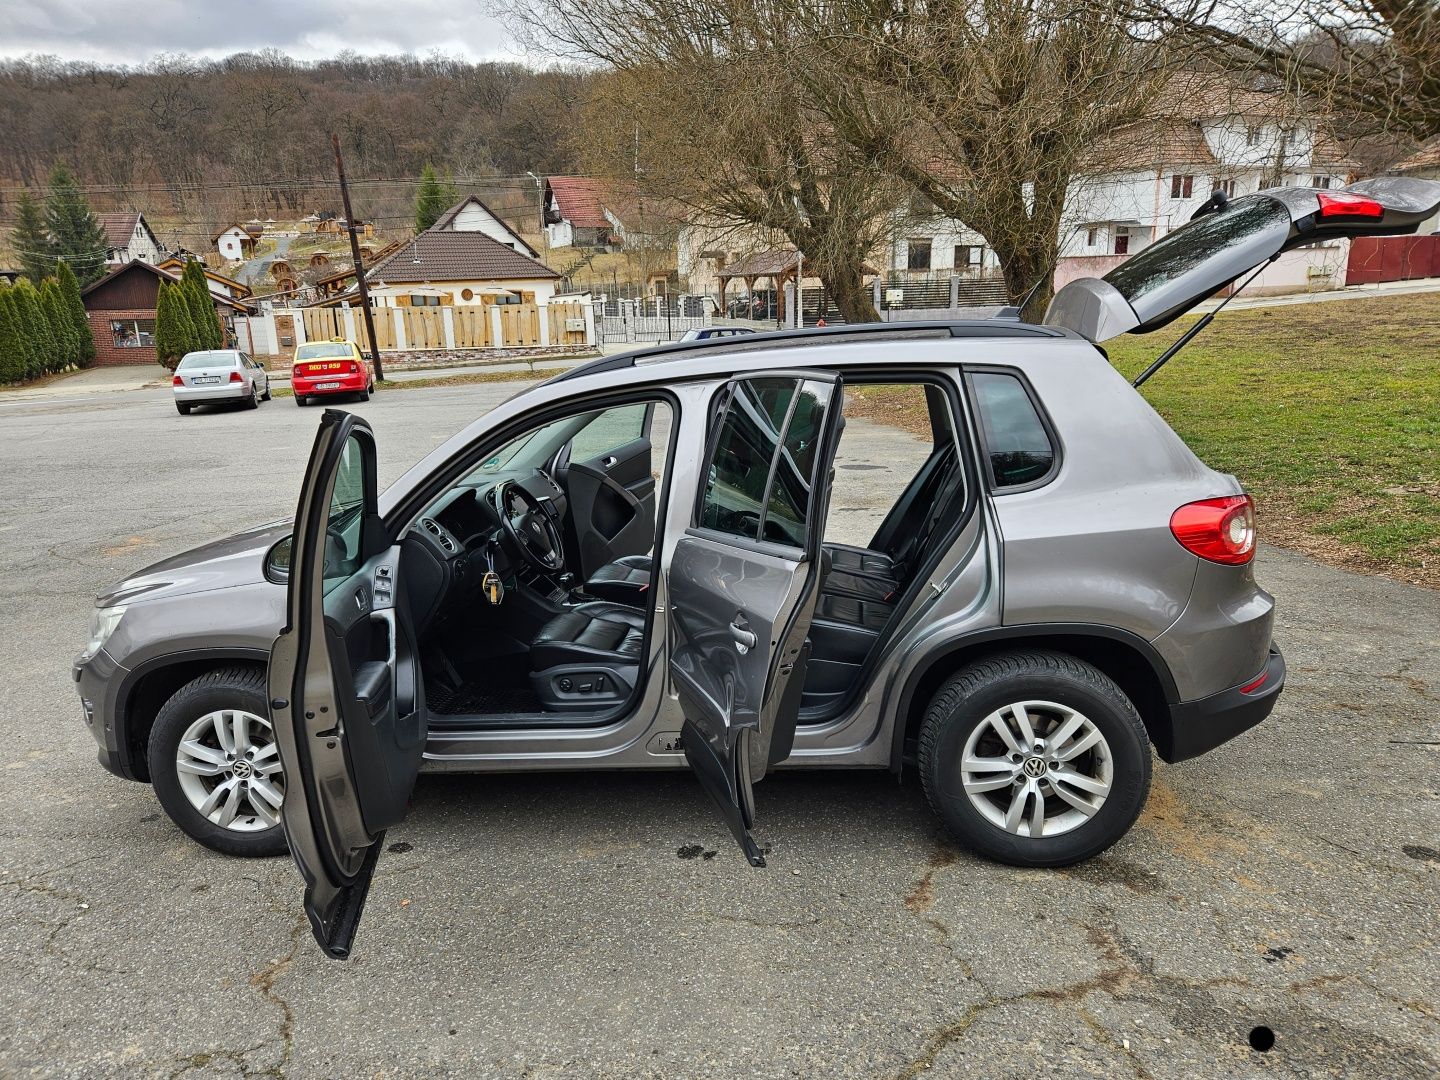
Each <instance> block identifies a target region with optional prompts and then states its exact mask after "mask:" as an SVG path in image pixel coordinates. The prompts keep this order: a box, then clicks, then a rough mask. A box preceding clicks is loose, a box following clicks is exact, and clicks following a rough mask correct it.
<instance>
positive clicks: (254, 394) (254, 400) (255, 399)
mask: <svg viewBox="0 0 1440 1080" xmlns="http://www.w3.org/2000/svg"><path fill="white" fill-rule="evenodd" d="M259 407H260V391H258V390H256V389H255V384H254V383H253V382H252V383H251V384H250V396H249V397H247V398H246V399H245V408H247V409H258V408H259Z"/></svg>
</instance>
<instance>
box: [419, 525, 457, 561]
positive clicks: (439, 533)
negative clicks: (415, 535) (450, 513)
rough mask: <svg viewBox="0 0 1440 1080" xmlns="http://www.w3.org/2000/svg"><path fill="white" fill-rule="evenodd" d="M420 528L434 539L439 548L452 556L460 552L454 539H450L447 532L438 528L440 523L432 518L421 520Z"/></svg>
mask: <svg viewBox="0 0 1440 1080" xmlns="http://www.w3.org/2000/svg"><path fill="white" fill-rule="evenodd" d="M420 527H421V528H423V529H424V530H425V531H426V532H428V533H429V534H430V535H431V536H433V537H435V539H436V541H437V542H438V543H439V544H440V546H441V547H442V548H444V549H445V550H446V551H448V552H450V553H451V554H452V555H453V554H454V553H455V552H457V551H459V550H460V547H459V545H458V544H456V543H455V539H454V537H452V536H451V535H450V534H449V533H448V532H446V531H445V530H444V529H442V528H441V527H440V523H439V522H438V521H436V520H435V519H434V518H421V519H420Z"/></svg>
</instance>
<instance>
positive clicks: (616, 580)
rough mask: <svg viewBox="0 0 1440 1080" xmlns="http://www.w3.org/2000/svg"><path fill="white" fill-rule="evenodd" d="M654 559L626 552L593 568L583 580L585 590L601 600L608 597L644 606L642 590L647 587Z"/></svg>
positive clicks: (615, 600)
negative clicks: (623, 555)
mask: <svg viewBox="0 0 1440 1080" xmlns="http://www.w3.org/2000/svg"><path fill="white" fill-rule="evenodd" d="M654 565H655V563H654V560H653V559H651V558H650V556H649V555H626V556H625V557H624V558H620V559H616V560H615V561H614V562H612V563H606V564H605V565H604V566H602V567H600V569H598V570H596V571H595V573H594V575H593V576H591V578H590V580H589V581H587V582H585V592H586V593H588V594H589V595H590V596H597V597H599V598H600V599H601V600H610V601H613V602H614V603H617V604H628V605H629V606H630V607H644V606H645V593H646V590H648V589H649V588H650V573H651V570H652V568H653V567H654Z"/></svg>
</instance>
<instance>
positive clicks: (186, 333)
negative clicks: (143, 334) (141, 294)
mask: <svg viewBox="0 0 1440 1080" xmlns="http://www.w3.org/2000/svg"><path fill="white" fill-rule="evenodd" d="M194 351H195V325H194V323H193V322H192V321H191V319H190V309H189V305H188V304H187V303H186V299H185V294H184V292H183V290H182V287H181V286H180V285H171V284H170V283H169V282H168V281H162V282H161V283H160V295H159V297H158V298H157V299H156V301H155V355H156V357H157V358H158V359H159V361H160V363H162V364H164V365H165V366H166V367H167V368H169V369H170V370H171V371H174V370H175V365H176V364H178V363H179V362H180V358H181V357H182V356H184V355H185V354H186V353H187V352H194Z"/></svg>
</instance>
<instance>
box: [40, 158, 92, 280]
mask: <svg viewBox="0 0 1440 1080" xmlns="http://www.w3.org/2000/svg"><path fill="white" fill-rule="evenodd" d="M45 225H46V227H47V229H48V230H49V232H50V237H51V239H52V240H53V241H54V244H55V254H56V255H58V256H60V257H61V258H63V259H64V260H65V261H66V262H68V263H69V264H70V266H71V269H73V270H74V271H75V276H76V277H78V278H79V279H80V283H81V284H82V285H88V284H90V282H92V281H95V280H97V279H98V278H101V277H104V276H105V252H106V243H105V230H104V229H102V228H100V222H98V221H97V220H95V215H94V214H93V213H91V211H90V204H89V203H87V202H86V201H85V196H84V195H82V194H80V188H79V187H78V186H76V184H75V177H74V176H72V175H71V174H70V170H69V169H67V168H66V167H65V163H64V162H61V161H57V162H56V163H55V167H54V168H53V169H51V170H50V198H49V202H48V204H47V205H46V207H45Z"/></svg>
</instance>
